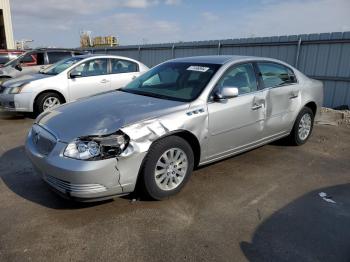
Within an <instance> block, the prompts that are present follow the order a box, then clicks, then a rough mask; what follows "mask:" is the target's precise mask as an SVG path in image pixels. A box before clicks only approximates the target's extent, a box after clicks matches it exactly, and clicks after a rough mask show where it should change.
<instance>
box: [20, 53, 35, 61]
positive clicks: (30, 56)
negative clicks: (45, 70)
mask: <svg viewBox="0 0 350 262" xmlns="http://www.w3.org/2000/svg"><path fill="white" fill-rule="evenodd" d="M20 62H21V63H33V62H35V61H34V58H33V55H32V54H26V55H24V56H23V57H21V59H20Z"/></svg>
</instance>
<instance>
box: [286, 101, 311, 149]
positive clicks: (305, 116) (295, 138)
mask: <svg viewBox="0 0 350 262" xmlns="http://www.w3.org/2000/svg"><path fill="white" fill-rule="evenodd" d="M314 117H315V116H314V113H313V112H312V110H311V109H310V108H308V107H304V108H303V109H301V111H300V112H299V114H298V116H297V118H296V120H295V123H294V126H293V129H292V132H291V133H290V135H289V137H288V140H289V142H290V144H292V145H295V146H301V145H303V144H305V143H306V141H307V140H308V139H309V137H310V136H311V133H312V129H313V126H314Z"/></svg>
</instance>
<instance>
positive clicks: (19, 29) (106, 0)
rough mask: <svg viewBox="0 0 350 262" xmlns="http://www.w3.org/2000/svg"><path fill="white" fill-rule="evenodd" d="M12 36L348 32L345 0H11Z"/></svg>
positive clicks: (72, 38)
mask: <svg viewBox="0 0 350 262" xmlns="http://www.w3.org/2000/svg"><path fill="white" fill-rule="evenodd" d="M10 2H11V9H12V10H11V11H12V23H13V30H14V35H15V39H16V40H21V39H33V40H34V43H33V44H32V47H38V46H55V47H77V46H79V32H80V31H81V30H89V31H92V34H93V36H100V35H115V36H118V38H119V40H120V44H122V45H125V44H142V43H161V42H163V43H164V42H178V41H198V40H214V39H227V38H240V37H251V36H273V35H288V34H303V33H321V32H334V31H350V15H349V14H350V0H287V1H282V0H250V1H242V0H239V1H235V0H216V1H212V0H192V1H189V0H129V1H128V0H30V1H27V0H11V1H10Z"/></svg>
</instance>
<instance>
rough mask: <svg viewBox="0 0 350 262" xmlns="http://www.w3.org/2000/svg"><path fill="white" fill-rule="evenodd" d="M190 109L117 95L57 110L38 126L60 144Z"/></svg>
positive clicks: (66, 105) (153, 99)
mask: <svg viewBox="0 0 350 262" xmlns="http://www.w3.org/2000/svg"><path fill="white" fill-rule="evenodd" d="M188 106H189V104H188V103H183V102H177V101H170V100H165V99H158V98H153V97H147V96H141V95H136V94H131V93H126V92H121V91H113V92H108V93H105V94H101V95H96V96H92V97H89V98H85V99H81V100H77V101H75V102H73V103H68V104H65V105H62V106H59V107H56V108H55V109H52V110H51V111H48V112H44V113H43V114H41V115H40V116H39V117H38V118H37V120H36V123H38V124H39V125H42V126H43V127H46V128H47V129H48V130H49V131H51V132H52V133H53V134H54V135H56V136H57V138H58V139H59V140H60V141H63V142H71V141H72V140H74V139H76V138H78V137H83V136H89V135H106V134H111V133H114V132H116V131H117V130H119V129H120V128H122V127H124V126H127V125H129V124H133V123H136V122H139V121H142V120H147V119H152V118H156V117H159V116H161V115H164V114H169V113H171V112H175V111H177V110H185V109H186V108H188Z"/></svg>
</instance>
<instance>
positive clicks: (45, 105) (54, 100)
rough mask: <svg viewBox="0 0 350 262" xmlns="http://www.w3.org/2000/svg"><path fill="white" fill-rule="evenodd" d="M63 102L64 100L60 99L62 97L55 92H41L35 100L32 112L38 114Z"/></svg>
mask: <svg viewBox="0 0 350 262" xmlns="http://www.w3.org/2000/svg"><path fill="white" fill-rule="evenodd" d="M63 102H64V101H63V100H62V98H61V97H60V96H59V95H58V94H56V93H53V92H46V93H42V94H40V95H39V96H38V97H37V98H36V100H35V103H34V112H35V114H36V115H39V114H40V113H42V112H44V111H45V110H48V109H50V108H52V107H54V106H58V105H60V104H62V103H63Z"/></svg>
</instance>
